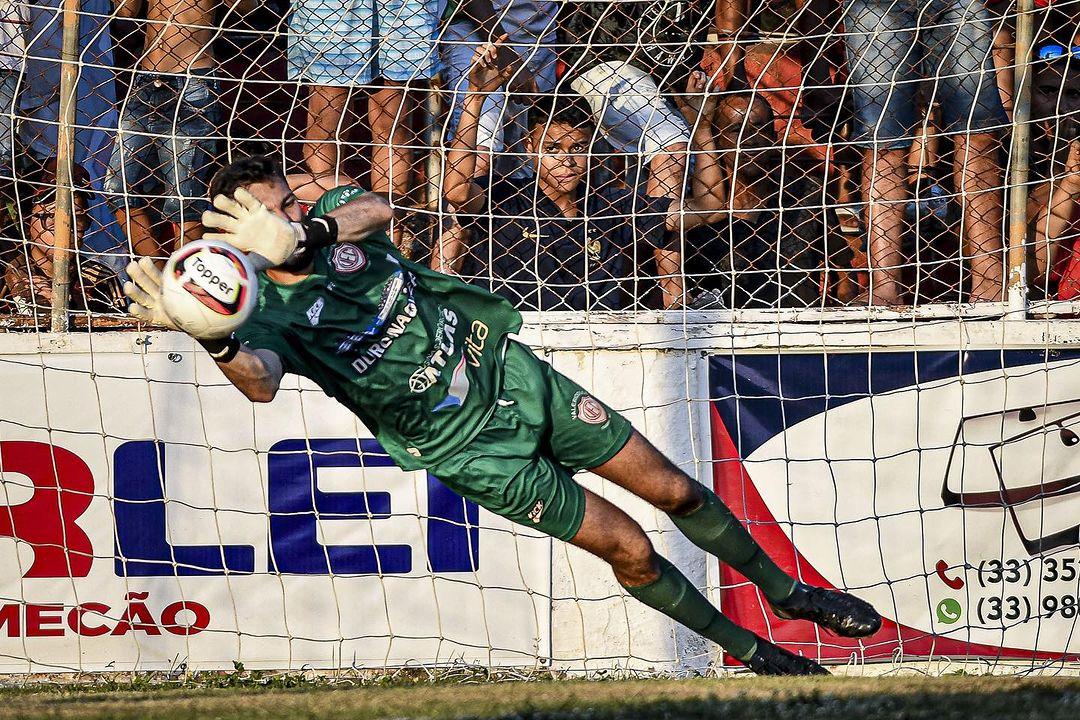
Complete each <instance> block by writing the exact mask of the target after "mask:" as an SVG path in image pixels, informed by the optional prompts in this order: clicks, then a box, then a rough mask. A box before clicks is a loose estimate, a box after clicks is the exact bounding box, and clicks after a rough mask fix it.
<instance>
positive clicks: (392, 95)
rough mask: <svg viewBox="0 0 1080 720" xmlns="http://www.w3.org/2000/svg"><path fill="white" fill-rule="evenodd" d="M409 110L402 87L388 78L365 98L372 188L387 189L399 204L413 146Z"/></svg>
mask: <svg viewBox="0 0 1080 720" xmlns="http://www.w3.org/2000/svg"><path fill="white" fill-rule="evenodd" d="M408 116H409V113H408V110H407V109H406V107H405V89H404V87H403V86H402V85H401V84H399V83H392V82H389V81H387V82H386V86H385V87H381V88H378V89H377V90H374V91H372V93H371V99H370V100H368V122H369V123H370V125H371V144H372V148H371V189H372V190H374V191H375V192H380V193H388V194H389V195H390V202H391V203H392V204H393V205H395V206H398V205H400V204H401V203H403V202H404V200H405V197H406V195H407V194H408V191H409V181H410V175H411V172H410V171H411V170H412V150H411V149H410V148H409V135H410V134H411V132H410V128H409V122H408V120H409V118H408Z"/></svg>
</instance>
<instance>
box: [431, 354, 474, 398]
mask: <svg viewBox="0 0 1080 720" xmlns="http://www.w3.org/2000/svg"><path fill="white" fill-rule="evenodd" d="M470 386H471V383H470V382H469V375H468V373H467V372H466V371H465V356H464V355H462V356H461V360H460V361H458V364H457V367H456V368H454V374H453V375H452V376H451V377H450V387H449V388H447V390H446V397H444V398H443V399H442V400H440V401H439V404H438V405H436V406H435V408H434V410H435V412H438V411H439V410H445V409H446V408H456V407H461V406H462V405H464V404H465V398H466V397H468V395H469V387H470Z"/></svg>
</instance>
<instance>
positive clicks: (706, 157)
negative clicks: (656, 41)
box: [436, 43, 722, 310]
mask: <svg viewBox="0 0 1080 720" xmlns="http://www.w3.org/2000/svg"><path fill="white" fill-rule="evenodd" d="M497 47H498V43H496V44H494V45H491V46H488V47H486V48H482V49H481V50H479V51H477V54H476V57H475V59H474V62H473V67H472V69H471V71H470V74H469V93H468V95H467V97H466V100H465V107H464V109H463V111H462V115H461V123H460V125H459V126H458V134H457V135H456V136H455V138H454V141H453V143H452V145H451V147H450V152H449V153H448V158H447V173H446V176H445V178H444V183H443V187H444V193H445V200H446V201H447V203H448V204H449V205H450V206H452V207H453V208H455V209H456V210H457V211H458V219H459V221H461V227H462V228H463V232H461V233H457V234H453V235H452V237H450V238H447V237H445V236H444V238H443V241H442V243H441V247H439V248H437V250H436V252H437V253H438V254H439V255H440V257H439V259H438V260H437V265H438V266H441V267H449V268H451V269H454V270H457V269H458V268H460V267H461V266H462V262H463V261H464V260H465V255H466V252H467V245H469V244H471V245H472V248H471V251H470V252H469V254H470V255H471V259H472V267H471V268H470V267H469V266H468V265H466V266H465V268H464V272H463V274H465V275H470V274H474V275H478V276H480V277H481V278H483V279H484V280H485V281H486V282H487V283H490V286H491V289H492V291H494V292H497V293H499V294H501V295H503V296H505V297H506V298H508V299H509V300H510V301H511V302H512V303H514V304H515V305H516V306H518V307H519V308H527V309H535V310H559V309H562V310H621V309H625V308H632V307H634V303H635V302H637V301H639V300H640V299H642V298H643V297H644V296H645V295H646V294H648V293H649V291H650V290H651V287H649V285H648V284H646V283H641V282H640V280H641V278H642V276H643V275H644V276H645V277H649V274H647V273H642V272H641V268H642V267H643V266H645V264H646V260H648V259H651V260H653V261H654V262H655V267H656V272H655V273H654V274H652V277H658V278H659V283H660V286H661V288H662V291H663V306H664V307H676V306H678V305H680V304H681V303H682V302H683V300H684V298H683V282H682V274H681V258H680V255H679V253H678V251H677V246H676V247H675V248H674V249H673V248H672V247H669V243H668V241H667V239H666V234H667V233H668V232H673V233H682V232H685V231H687V230H689V229H691V228H693V227H696V226H698V225H701V224H704V223H707V222H710V221H711V220H713V219H715V217H714V213H716V211H718V210H719V209H720V207H721V198H720V197H719V193H718V192H717V189H718V188H720V187H721V186H722V178H721V176H720V171H719V166H718V163H717V160H716V157H715V153H714V150H715V146H714V141H713V134H714V133H713V128H712V125H711V122H710V119H711V116H712V113H713V111H714V109H715V102H716V97H715V95H712V96H710V97H709V98H708V99H706V101H705V104H706V107H705V108H703V109H702V110H701V113H700V120H698V119H697V117H696V116H695V118H694V119H695V122H694V123H693V124H694V125H695V133H694V149H695V150H696V151H700V154H699V155H698V156H697V162H696V163H695V169H694V174H693V178H692V180H693V182H692V185H693V187H694V195H693V196H692V197H690V198H688V199H685V200H684V199H681V197H680V198H676V199H672V198H671V197H667V196H650V195H644V194H640V193H638V192H636V191H635V190H633V189H629V190H627V189H625V188H620V187H615V186H613V185H606V186H604V187H602V188H597V187H595V186H593V185H592V183H591V179H590V178H589V176H588V174H589V164H590V158H589V151H590V147H591V144H592V140H593V134H594V126H593V123H592V120H591V118H590V115H589V113H588V109H587V108H582V107H581V103H580V102H573V101H568V100H567V99H566V98H552V99H551V101H550V102H549V103H544V104H540V105H538V106H537V107H536V108H535V109H534V110H533V112H531V113H530V115H529V123H528V135H526V137H525V148H526V150H527V151H528V153H529V155H530V157H531V158H532V159H533V170H534V174H535V178H534V180H533V181H532V182H530V183H529V184H527V185H525V186H523V187H522V186H517V185H515V184H512V183H508V182H501V183H496V184H494V185H492V186H491V187H488V188H486V189H485V188H484V187H482V186H481V185H480V184H478V183H476V182H474V180H473V178H474V177H475V163H476V156H477V145H476V142H477V135H478V129H479V125H480V118H481V115H482V113H483V107H484V102H485V100H486V98H487V96H488V95H490V94H491V93H493V92H495V91H497V90H498V89H499V88H501V87H502V86H503V84H504V83H505V82H506V80H507V79H508V78H509V77H510V75H511V74H512V68H506V67H504V66H502V65H501V64H500V62H499V60H498V58H497V57H496V56H494V55H491V53H492V52H495V53H497ZM492 48H495V49H494V50H493V49H492ZM705 84H706V83H705V77H704V75H703V74H702V73H700V72H698V73H694V74H693V75H692V76H691V80H690V83H689V86H688V88H687V91H688V93H693V94H698V95H700V94H702V93H704V92H705ZM680 186H681V183H680ZM680 195H681V194H680ZM466 216H472V218H473V220H472V221H471V222H470V221H466V220H464V218H465V217H466ZM489 238H490V240H489ZM650 282H651V280H650Z"/></svg>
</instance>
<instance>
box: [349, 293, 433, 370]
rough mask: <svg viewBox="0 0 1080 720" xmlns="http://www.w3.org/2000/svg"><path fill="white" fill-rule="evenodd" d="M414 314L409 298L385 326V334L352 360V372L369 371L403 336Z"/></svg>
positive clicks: (412, 303) (414, 309)
mask: <svg viewBox="0 0 1080 720" xmlns="http://www.w3.org/2000/svg"><path fill="white" fill-rule="evenodd" d="M416 312H417V311H416V302H414V301H413V299H412V298H411V297H410V298H409V299H408V301H407V302H406V303H405V305H404V306H403V307H402V308H401V312H400V313H398V314H397V315H396V316H394V319H393V320H392V321H391V322H390V324H389V325H387V326H386V333H385V334H384V335H383V336H382V337H381V338H379V339H378V340H376V341H374V342H372V343H371V344H370V345H368V346H367V347H366V348H365V349H364V351H363V352H362V353H361V355H360V357H358V358H356V359H355V360H353V363H352V366H353V370H356V372H357V373H359V374H361V375H363V374H364V373H366V372H367V371H368V370H370V369H371V368H372V367H373V366H374V365H375V363H377V362H378V361H379V359H380V358H382V356H383V355H385V354H386V351H387V350H389V349H390V346H391V345H393V344H394V341H395V340H397V339H398V338H399V337H401V336H402V335H404V334H405V329H406V328H407V327H409V323H411V322H412V321H413V319H414V318H415V317H416Z"/></svg>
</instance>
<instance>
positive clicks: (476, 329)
mask: <svg viewBox="0 0 1080 720" xmlns="http://www.w3.org/2000/svg"><path fill="white" fill-rule="evenodd" d="M489 333H490V330H489V329H488V326H487V324H486V323H484V322H483V321H481V320H473V323H472V326H471V327H470V328H469V335H468V337H466V338H465V357H466V358H468V360H469V364H470V365H472V366H473V367H480V357H481V355H483V353H484V345H485V343H486V342H487V338H488V334H489Z"/></svg>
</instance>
